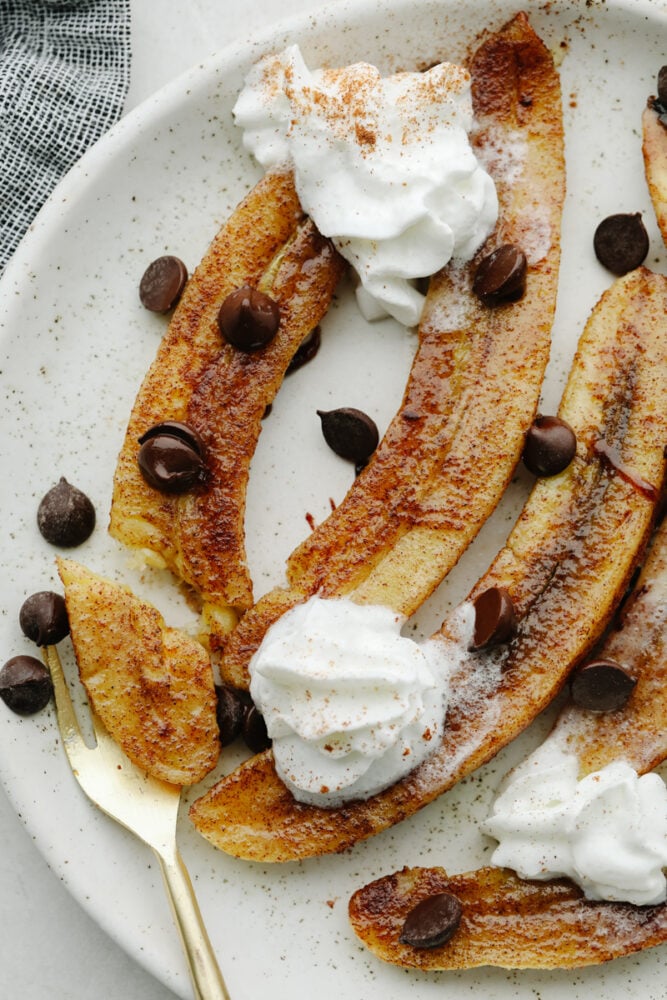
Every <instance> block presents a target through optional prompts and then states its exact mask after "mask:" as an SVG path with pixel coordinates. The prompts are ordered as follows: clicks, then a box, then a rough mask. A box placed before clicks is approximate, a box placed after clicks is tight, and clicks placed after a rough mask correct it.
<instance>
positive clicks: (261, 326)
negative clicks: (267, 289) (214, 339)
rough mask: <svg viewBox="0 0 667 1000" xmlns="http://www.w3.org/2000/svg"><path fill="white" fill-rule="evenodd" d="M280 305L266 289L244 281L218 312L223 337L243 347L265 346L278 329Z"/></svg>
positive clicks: (243, 349)
mask: <svg viewBox="0 0 667 1000" xmlns="http://www.w3.org/2000/svg"><path fill="white" fill-rule="evenodd" d="M279 326H280V308H279V306H278V303H277V302H275V301H274V300H273V299H272V298H270V296H268V295H265V294H264V292H260V291H258V289H256V288H251V287H250V285H243V286H242V287H241V288H237V289H236V291H235V292H232V293H231V294H230V295H228V296H227V298H226V299H225V301H224V302H223V303H222V305H221V306H220V311H219V313H218V328H219V330H220V333H221V334H222V336H223V337H224V339H225V340H226V341H227V342H228V343H229V344H233V346H234V347H237V348H238V349H239V350H240V351H256V350H258V349H259V348H260V347H265V346H266V344H268V343H269V342H270V341H271V340H273V338H274V337H275V335H276V333H277V332H278V327H279Z"/></svg>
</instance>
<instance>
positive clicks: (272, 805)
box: [191, 268, 667, 861]
mask: <svg viewBox="0 0 667 1000" xmlns="http://www.w3.org/2000/svg"><path fill="white" fill-rule="evenodd" d="M666 311H667V278H665V277H663V276H661V275H655V274H653V273H651V272H650V271H648V270H646V269H644V268H640V269H638V270H637V271H634V272H632V273H631V274H629V275H626V276H625V277H624V278H622V279H619V280H618V281H617V282H615V284H614V285H613V286H612V287H611V288H610V289H609V290H608V291H607V292H606V293H605V294H604V295H603V296H602V299H601V300H600V302H599V303H598V305H597V306H596V308H595V309H594V310H593V313H592V315H591V317H590V318H589V321H588V323H587V324H586V328H585V330H584V333H583V335H582V337H581V339H580V342H579V347H578V350H577V353H576V356H575V359H574V362H573V366H572V370H571V373H570V377H569V380H568V383H567V386H566V389H565V392H564V395H563V400H562V403H561V407H560V409H559V416H560V417H561V418H562V419H563V420H565V421H567V423H569V424H570V426H571V427H572V428H573V430H574V432H575V434H576V437H577V453H576V455H575V458H574V460H573V461H572V462H571V463H570V465H569V466H568V468H567V469H565V470H564V471H563V472H561V473H559V474H558V475H555V476H552V477H549V478H547V479H541V480H538V482H537V483H536V485H535V487H534V489H533V491H532V493H531V495H530V496H529V498H528V500H527V502H526V504H525V506H524V509H523V511H522V513H521V514H520V516H519V519H518V521H517V523H516V525H515V527H514V529H513V530H512V532H511V534H510V536H509V538H508V540H507V543H506V545H505V547H504V548H503V549H502V550H501V552H500V553H499V555H498V556H497V558H496V559H495V560H494V562H493V564H492V565H491V567H490V568H489V570H488V571H487V573H485V575H484V576H483V577H482V578H481V580H480V581H479V582H478V583H477V584H476V586H475V587H474V589H473V591H472V593H471V595H470V597H471V598H474V597H475V596H477V595H479V594H480V593H482V592H483V591H485V590H487V589H488V588H490V587H494V586H495V587H503V588H505V589H506V590H507V591H509V594H510V595H511V598H512V601H513V604H514V607H515V610H516V613H517V615H518V618H519V627H518V632H517V634H516V635H515V636H514V638H513V639H512V640H511V641H510V642H508V643H507V644H506V645H505V646H504V647H502V651H501V653H500V654H499V653H498V650H497V649H496V650H493V651H492V652H491V653H487V652H484V651H481V652H477V653H471V654H470V655H469V656H467V657H465V658H464V660H463V664H462V666H461V668H460V669H459V670H458V671H457V672H456V673H454V674H453V675H452V677H451V681H450V698H449V707H448V712H447V718H446V725H445V732H444V737H443V741H442V743H441V745H440V747H439V748H438V749H437V750H436V751H435V752H434V753H433V754H432V755H431V757H429V758H428V759H427V760H426V761H425V762H424V763H423V764H421V765H420V766H419V767H417V768H416V769H415V770H414V771H412V772H411V773H410V774H409V775H408V776H407V777H406V778H404V779H403V780H401V781H399V782H398V783H397V784H395V785H394V786H393V787H391V788H389V789H387V790H386V791H385V792H382V793H380V794H379V795H376V796H373V797H372V798H370V799H368V800H364V801H357V802H351V803H348V804H347V805H346V806H345V807H344V808H342V809H332V810H328V809H321V808H316V807H313V806H305V805H300V804H298V803H296V802H295V800H294V799H293V797H292V795H291V794H290V793H289V792H288V791H287V789H286V788H285V786H284V785H283V784H282V782H281V781H280V779H279V778H278V777H277V775H276V772H275V769H274V767H273V760H272V756H271V752H270V751H267V752H265V753H264V754H263V755H258V756H256V757H254V758H252V759H251V760H249V761H248V762H246V763H245V764H243V765H241V767H240V768H238V769H237V770H236V771H234V772H232V774H231V775H229V776H228V777H226V778H223V779H222V780H221V781H220V782H219V783H218V784H217V785H216V786H214V788H213V789H211V791H210V792H208V793H207V794H206V795H204V796H203V797H202V798H200V799H198V800H197V801H196V802H195V803H194V804H193V806H192V809H191V817H192V820H193V822H194V824H195V826H196V827H197V829H198V830H199V831H200V833H202V834H203V835H204V836H205V837H206V838H207V839H208V840H210V841H211V843H213V844H215V845H216V846H217V847H220V848H221V849H223V850H225V851H227V852H229V853H230V854H235V855H238V856H240V857H244V858H250V859H254V860H262V861H286V860H293V859H296V858H302V857H308V856H311V855H316V854H325V853H327V852H332V851H340V850H344V849H345V848H348V847H350V846H351V845H352V844H354V843H355V842H356V841H358V840H361V839H364V838H366V837H370V836H372V835H373V834H375V833H378V832H380V831H381V830H383V829H386V828H387V827H389V826H391V825H393V824H395V823H397V822H399V821H400V820H402V819H404V818H405V817H407V816H409V815H411V814H412V813H414V812H415V811H416V810H417V809H419V808H420V807H422V806H424V805H426V803H428V802H430V801H432V800H433V799H434V798H436V797H437V796H438V795H440V794H442V792H444V791H446V790H447V789H448V788H450V787H451V786H452V785H454V784H455V783H456V782H457V781H459V780H460V779H461V778H463V777H464V776H465V775H466V774H469V773H470V772H471V771H472V770H474V769H475V768H477V767H479V766H480V765H481V764H483V763H485V762H486V761H488V760H489V759H490V758H491V757H492V756H494V754H496V753H497V752H498V751H499V750H500V749H501V748H502V747H503V746H505V745H506V744H507V743H508V742H509V741H510V740H512V739H514V737H515V736H517V735H518V734H519V732H521V731H522V730H523V729H524V728H525V727H526V726H527V725H528V724H529V723H530V722H531V721H532V720H533V719H534V718H535V716H536V715H537V714H538V713H539V712H540V711H541V710H542V709H543V708H544V707H545V706H546V705H547V704H548V703H549V702H550V701H551V700H552V699H553V697H554V696H555V695H556V693H557V692H558V691H559V690H560V688H561V687H562V685H563V684H564V682H565V680H566V677H567V675H568V673H569V671H570V670H571V669H572V668H573V667H574V666H576V664H578V663H579V662H580V661H581V660H582V659H583V658H584V657H585V656H586V655H587V654H588V652H589V651H590V650H591V648H592V647H593V645H594V644H595V643H596V642H597V640H598V639H599V638H600V636H601V634H602V632H603V631H604V629H605V627H606V625H607V624H608V622H609V620H610V618H611V616H612V614H613V611H614V609H615V608H616V606H617V605H618V603H619V601H620V599H621V597H622V595H623V594H624V592H625V590H626V588H627V586H628V583H629V581H630V578H631V575H632V572H633V570H634V568H635V566H636V564H637V562H638V561H639V560H640V559H641V556H642V554H643V549H644V547H645V545H646V544H647V541H648V539H649V537H650V533H651V530H652V526H653V521H654V518H655V514H656V509H657V505H658V500H659V496H660V491H661V489H662V487H663V482H664V477H665V464H666V460H665V446H664V443H665V441H666V440H667V329H666V327H665V323H664V316H665V313H666ZM612 463H614V464H612ZM453 620H454V619H453V618H452V619H449V620H447V621H445V623H444V624H443V626H442V629H441V630H440V633H438V634H437V635H436V636H435V637H434V638H435V639H437V638H438V635H440V636H442V637H443V639H445V640H446V638H447V636H448V635H449V633H450V621H453Z"/></svg>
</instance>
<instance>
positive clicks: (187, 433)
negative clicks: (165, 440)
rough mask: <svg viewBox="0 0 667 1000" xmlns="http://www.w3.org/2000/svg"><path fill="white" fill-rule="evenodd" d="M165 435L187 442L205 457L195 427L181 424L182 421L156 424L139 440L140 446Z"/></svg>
mask: <svg viewBox="0 0 667 1000" xmlns="http://www.w3.org/2000/svg"><path fill="white" fill-rule="evenodd" d="M163 434H167V435H168V436H169V437H176V438H180V440H181V441H185V443H186V444H188V445H190V447H191V448H192V449H193V450H194V451H196V452H197V454H198V455H200V456H202V457H203V455H204V444H203V442H202V439H201V438H200V436H199V434H198V433H197V431H196V430H195V429H194V427H190V425H189V424H184V423H181V421H180V420H162V421H161V422H160V423H159V424H154V425H153V427H149V428H148V430H147V431H144V433H143V434H142V435H141V437H140V438H139V444H143V443H144V442H145V441H149V440H150V438H153V437H158V436H160V435H163Z"/></svg>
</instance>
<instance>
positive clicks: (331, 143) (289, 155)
mask: <svg viewBox="0 0 667 1000" xmlns="http://www.w3.org/2000/svg"><path fill="white" fill-rule="evenodd" d="M234 114H235V116H236V121H237V123H238V124H239V125H240V126H241V127H242V128H243V129H244V137H243V141H244V144H245V146H246V148H247V149H249V150H250V151H251V152H252V153H253V154H254V155H255V157H256V158H257V160H258V161H259V162H260V164H261V165H262V166H263V167H265V168H271V167H275V166H277V165H279V164H289V165H290V166H291V167H292V169H293V170H294V175H295V183H296V190H297V193H298V195H299V198H300V201H301V204H302V207H303V209H304V211H305V212H307V213H308V214H309V215H310V217H311V218H312V219H313V221H314V222H315V224H316V226H317V227H318V229H319V230H320V232H321V233H323V234H324V235H325V236H328V237H330V238H331V239H332V240H333V242H334V244H335V246H336V247H337V249H338V250H339V252H340V253H341V254H342V255H343V257H345V258H346V259H347V260H348V261H349V262H350V263H351V264H352V265H353V267H354V269H355V271H356V272H357V275H358V277H359V279H360V285H359V288H358V291H357V297H358V301H359V305H360V308H361V309H362V312H363V313H364V315H366V316H367V318H378V317H379V316H383V315H387V314H390V315H392V316H394V317H395V318H396V319H397V320H399V322H401V323H404V324H405V325H406V326H414V325H415V324H416V323H417V322H418V320H419V316H420V314H421V310H422V306H423V301H424V299H423V295H421V294H420V293H419V292H418V291H417V289H416V288H415V287H414V279H417V278H422V277H428V276H429V275H431V274H434V273H435V272H436V271H438V270H439V269H440V268H441V267H444V265H445V264H447V262H448V261H449V260H451V259H452V258H455V259H458V260H467V259H470V257H472V255H473V254H474V252H475V251H476V250H477V248H478V247H479V246H480V245H481V243H482V242H483V241H484V240H485V239H486V237H487V236H488V235H489V233H490V232H491V230H492V229H493V227H494V225H495V222H496V217H497V214H498V202H497V197H496V190H495V186H494V183H493V181H492V180H491V177H490V176H489V175H488V174H487V173H486V171H485V170H484V169H483V168H482V166H481V165H480V164H479V162H478V161H477V158H476V156H475V154H474V152H473V150H472V147H471V145H470V141H469V133H470V130H471V128H472V124H473V114H472V102H471V96H470V77H469V74H468V72H467V70H465V69H463V68H462V67H460V66H455V65H453V64H451V63H441V64H440V65H438V66H434V67H433V68H432V69H429V70H428V71H427V72H424V73H397V74H395V75H394V76H389V77H385V78H383V77H382V76H381V75H380V72H379V71H378V70H377V69H376V68H375V67H374V66H370V65H368V64H367V63H357V64H355V65H353V66H348V67H346V68H344V69H333V70H315V71H311V70H309V69H308V67H307V66H306V63H305V62H304V59H303V56H302V55H301V52H300V51H299V48H298V46H296V45H292V46H290V47H289V48H287V49H286V50H285V51H284V52H281V53H280V54H278V55H272V56H268V57H266V58H265V59H263V60H261V61H260V62H259V63H258V64H257V65H256V66H255V67H254V68H253V69H252V71H251V72H250V74H249V75H248V77H247V79H246V84H245V87H244V89H243V90H242V91H241V94H240V96H239V98H238V100H237V102H236V106H235V108H234Z"/></svg>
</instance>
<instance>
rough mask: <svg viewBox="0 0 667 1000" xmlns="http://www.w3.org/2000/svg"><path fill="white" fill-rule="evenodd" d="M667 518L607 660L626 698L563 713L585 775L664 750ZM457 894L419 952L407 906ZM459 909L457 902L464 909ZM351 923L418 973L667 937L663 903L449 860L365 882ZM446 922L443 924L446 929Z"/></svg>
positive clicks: (648, 762)
mask: <svg viewBox="0 0 667 1000" xmlns="http://www.w3.org/2000/svg"><path fill="white" fill-rule="evenodd" d="M666 646H667V521H664V522H663V524H662V526H661V527H660V528H659V529H658V531H657V532H656V535H655V538H654V541H653V544H652V547H651V550H650V553H649V556H648V559H647V560H646V563H645V565H644V568H643V570H642V573H641V575H640V578H639V580H638V582H637V585H636V588H635V590H634V592H633V595H632V597H631V598H630V600H629V601H628V603H627V604H626V606H625V608H624V610H623V614H622V616H621V619H620V622H619V623H618V627H617V628H615V629H614V630H612V631H611V632H610V633H609V636H608V638H607V640H606V642H605V643H604V645H603V647H602V649H601V650H600V657H601V658H603V659H605V660H610V661H615V662H616V663H618V664H620V665H622V666H623V667H624V668H626V669H627V670H628V671H629V673H630V674H631V675H632V677H633V678H634V680H635V681H636V683H635V686H634V688H633V689H632V693H631V695H630V698H629V700H628V701H627V702H626V704H625V705H624V706H623V707H622V708H619V709H616V710H614V711H609V712H605V713H594V712H592V711H589V710H586V709H583V708H578V707H577V706H576V705H574V704H573V703H572V702H570V703H568V705H567V706H566V708H565V709H564V710H563V712H562V713H561V715H560V716H559V719H558V721H557V723H556V726H555V728H554V730H553V732H552V734H551V735H550V736H549V737H548V740H549V741H554V742H555V743H556V744H557V746H558V747H562V748H565V749H568V750H572V751H573V752H574V753H575V754H576V755H577V757H578V759H579V762H580V767H581V771H580V774H581V776H582V777H583V775H585V774H590V773H592V772H594V771H598V770H600V769H601V768H602V767H604V766H605V765H606V764H608V763H610V762H611V761H613V760H616V759H620V758H622V759H623V760H625V761H627V762H628V763H629V764H630V765H631V766H632V767H633V768H634V769H635V770H637V771H638V772H639V773H645V772H647V771H649V770H651V769H652V768H653V767H655V766H656V764H658V763H659V762H660V761H662V760H664V759H665V758H666V757H667V661H666V659H665V649H666ZM441 893H445V894H449V895H450V896H454V897H455V898H456V899H457V900H458V906H457V915H460V923H459V925H458V927H457V928H456V929H454V927H451V928H450V929H449V930H448V931H446V932H445V934H450V937H449V939H448V940H447V941H446V942H444V943H442V944H441V945H436V946H433V947H428V948H425V947H420V948H416V947H414V946H413V945H411V944H408V943H406V942H405V940H403V941H402V940H401V938H405V931H404V928H405V922H406V920H407V918H408V915H409V914H411V913H412V914H414V913H416V912H417V911H416V910H415V908H416V907H417V906H421V907H422V912H424V910H427V909H429V908H431V907H432V906H433V905H435V904H433V903H432V902H431V903H429V902H426V901H427V900H431V901H432V900H435V899H436V897H438V896H439V894H441ZM459 907H460V909H459ZM350 919H351V922H352V926H353V928H354V930H355V932H356V933H357V934H358V936H359V937H360V938H361V940H362V941H363V942H364V944H365V945H366V946H367V947H368V948H369V949H370V950H371V951H373V952H374V953H375V954H376V955H377V956H378V957H379V958H382V959H384V960H385V961H388V962H393V963H396V964H398V965H404V966H410V967H413V968H419V969H464V968H473V967H475V966H480V965H495V966H501V967H503V968H512V969H526V968H531V969H551V968H561V969H562V968H575V967H579V966H585V965H593V964H597V963H599V962H606V961H608V960H609V959H612V958H618V957H620V956H622V955H629V954H631V953H633V952H636V951H639V950H640V949H643V948H649V947H652V946H653V945H656V944H661V943H663V942H665V941H667V904H666V903H663V904H659V905H653V906H632V905H630V904H628V903H610V902H594V901H591V900H589V899H586V898H585V897H584V895H583V893H582V891H581V890H580V889H578V888H577V887H576V886H575V885H574V884H573V883H572V882H570V881H568V880H564V879H558V880H554V881H550V882H543V881H539V882H537V881H526V880H523V879H520V878H519V877H518V876H517V875H515V874H514V873H512V872H510V871H509V870H507V869H503V868H492V867H485V868H481V869H479V870H478V871H474V872H468V873H466V874H462V875H453V876H448V875H447V873H446V872H445V870H444V869H442V868H406V869H403V870H402V871H400V872H397V873H396V874H394V875H389V876H386V877H384V878H381V879H379V880H377V881H376V882H373V883H371V884H369V885H367V886H364V887H363V888H362V889H360V890H358V891H357V892H356V893H355V894H354V896H353V897H352V899H351V901H350ZM442 929H443V928H442V927H441V931H442Z"/></svg>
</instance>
